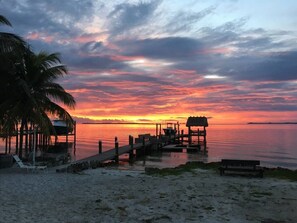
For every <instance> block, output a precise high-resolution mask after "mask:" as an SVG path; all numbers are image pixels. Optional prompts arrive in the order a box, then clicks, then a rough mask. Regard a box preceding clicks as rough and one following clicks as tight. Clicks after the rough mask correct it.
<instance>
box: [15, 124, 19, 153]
mask: <svg viewBox="0 0 297 223" xmlns="http://www.w3.org/2000/svg"><path fill="white" fill-rule="evenodd" d="M15 137H16V138H15V154H19V130H18V127H17V128H16V136H15Z"/></svg>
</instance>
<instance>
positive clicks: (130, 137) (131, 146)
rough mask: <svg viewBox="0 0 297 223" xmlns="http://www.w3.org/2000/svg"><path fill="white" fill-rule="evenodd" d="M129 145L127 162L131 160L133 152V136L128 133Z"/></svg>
mask: <svg viewBox="0 0 297 223" xmlns="http://www.w3.org/2000/svg"><path fill="white" fill-rule="evenodd" d="M129 145H130V148H131V149H130V151H129V162H132V161H133V158H134V153H133V136H131V135H129Z"/></svg>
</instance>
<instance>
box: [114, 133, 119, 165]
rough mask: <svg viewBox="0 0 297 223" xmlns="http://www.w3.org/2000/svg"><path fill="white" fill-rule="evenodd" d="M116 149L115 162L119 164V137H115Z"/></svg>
mask: <svg viewBox="0 0 297 223" xmlns="http://www.w3.org/2000/svg"><path fill="white" fill-rule="evenodd" d="M114 141H115V142H114V148H115V158H114V160H115V162H116V163H118V162H119V142H118V137H115V139H114Z"/></svg>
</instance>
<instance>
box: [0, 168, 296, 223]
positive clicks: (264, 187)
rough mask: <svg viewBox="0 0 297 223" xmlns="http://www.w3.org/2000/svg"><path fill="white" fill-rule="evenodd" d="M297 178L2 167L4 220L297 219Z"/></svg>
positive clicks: (265, 221) (265, 222) (205, 172)
mask: <svg viewBox="0 0 297 223" xmlns="http://www.w3.org/2000/svg"><path fill="white" fill-rule="evenodd" d="M296 191H297V182H290V181H287V180H279V179H273V178H267V177H264V178H263V179H262V178H253V177H252V178H251V177H241V176H222V177H221V176H220V175H219V174H218V173H217V172H215V171H213V170H202V169H195V170H194V171H193V172H186V173H183V174H182V175H179V176H150V175H147V174H145V173H144V172H142V171H127V170H113V169H105V168H99V169H94V170H92V169H89V170H86V171H84V172H82V173H81V174H70V173H56V172H55V169H52V170H49V171H47V172H39V173H31V172H29V173H27V172H26V171H18V170H16V169H14V168H11V169H2V170H0V198H1V208H0V216H1V218H0V222H3V223H4V222H5V223H7V222H24V223H25V222H41V223H43V222H44V223H45V222H51V223H54V222H59V223H61V222H65V223H66V222H67V223H81V222H85V223H88V222H211V223H214V222H262V223H276V222H286V223H287V222H296V219H297V212H296V207H297V196H296Z"/></svg>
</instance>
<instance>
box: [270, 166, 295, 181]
mask: <svg viewBox="0 0 297 223" xmlns="http://www.w3.org/2000/svg"><path fill="white" fill-rule="evenodd" d="M264 176H266V177H272V178H278V179H284V180H290V181H297V170H289V169H285V168H280V167H278V168H265V169H264Z"/></svg>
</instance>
